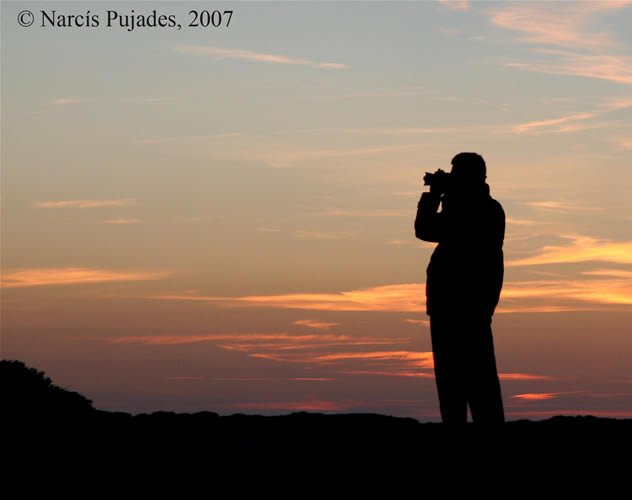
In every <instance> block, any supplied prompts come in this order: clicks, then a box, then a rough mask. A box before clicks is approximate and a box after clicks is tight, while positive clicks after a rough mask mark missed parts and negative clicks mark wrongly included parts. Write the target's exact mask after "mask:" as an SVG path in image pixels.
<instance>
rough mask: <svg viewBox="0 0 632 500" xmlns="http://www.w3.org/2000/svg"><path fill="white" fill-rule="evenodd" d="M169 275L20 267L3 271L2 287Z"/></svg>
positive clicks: (158, 277)
mask: <svg viewBox="0 0 632 500" xmlns="http://www.w3.org/2000/svg"><path fill="white" fill-rule="evenodd" d="M167 275H168V273H165V272H130V271H112V270H108V269H91V268H82V267H62V268H33V269H19V270H13V271H7V272H5V273H3V275H2V279H1V280H0V288H22V287H32V286H48V285H82V284H87V283H105V282H110V281H143V280H157V279H161V278H164V277H165V276H167Z"/></svg>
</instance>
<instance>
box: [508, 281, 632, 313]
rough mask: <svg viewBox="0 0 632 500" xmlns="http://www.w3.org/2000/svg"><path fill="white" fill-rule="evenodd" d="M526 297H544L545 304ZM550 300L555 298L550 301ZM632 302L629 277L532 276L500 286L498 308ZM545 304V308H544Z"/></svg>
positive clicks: (517, 309)
mask: <svg viewBox="0 0 632 500" xmlns="http://www.w3.org/2000/svg"><path fill="white" fill-rule="evenodd" d="M529 299H537V300H546V302H547V303H546V304H530V303H529V302H528V300H529ZM551 302H557V304H555V303H553V304H552V303H551ZM582 302H583V303H592V304H622V305H626V304H632V282H630V280H629V279H603V280H598V279H593V280H557V281H554V280H550V281H546V280H533V281H520V282H512V283H509V284H508V286H506V287H504V288H503V291H502V295H501V303H502V304H503V307H504V308H507V309H506V310H502V309H501V311H499V312H509V311H510V310H512V309H513V311H512V312H521V311H520V309H521V307H525V306H526V308H527V309H526V310H524V312H530V311H529V307H535V308H536V310H537V311H538V312H557V311H572V310H582V309H586V307H585V306H582V305H581V304H580V303H582ZM547 308H548V310H547Z"/></svg>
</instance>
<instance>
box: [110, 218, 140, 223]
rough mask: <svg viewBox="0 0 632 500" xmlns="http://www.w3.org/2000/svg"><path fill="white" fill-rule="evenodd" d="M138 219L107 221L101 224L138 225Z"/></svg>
mask: <svg viewBox="0 0 632 500" xmlns="http://www.w3.org/2000/svg"><path fill="white" fill-rule="evenodd" d="M140 222H141V221H140V219H107V220H104V221H103V222H102V224H139V223H140Z"/></svg>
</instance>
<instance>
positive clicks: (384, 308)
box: [151, 245, 632, 324]
mask: <svg viewBox="0 0 632 500" xmlns="http://www.w3.org/2000/svg"><path fill="white" fill-rule="evenodd" d="M615 249H616V248H615ZM562 250H564V251H567V250H568V249H567V248H566V247H565V248H563V249H557V250H552V249H551V248H550V247H547V249H545V251H543V252H542V253H541V254H539V255H536V256H534V257H529V258H526V259H519V260H514V261H510V262H509V263H508V266H524V265H535V264H547V263H560V262H582V261H584V260H586V261H588V260H598V258H599V257H601V258H602V259H604V260H605V257H607V256H608V255H611V254H608V253H607V251H606V250H603V249H601V250H600V251H599V252H598V251H597V250H596V249H595V251H594V252H593V253H591V251H590V250H591V249H590V247H580V246H579V245H577V248H576V250H575V251H576V252H578V255H573V254H572V252H569V254H568V255H566V254H565V253H564V251H562ZM615 256H616V254H615V253H614V252H613V254H612V259H613V260H614V259H615ZM618 258H619V259H620V260H625V259H624V258H623V257H620V256H619V257H618ZM627 258H630V257H629V256H628V257H627ZM609 272H610V273H611V274H609V275H604V276H605V279H560V280H531V281H508V282H506V283H505V285H504V287H503V291H502V295H501V301H500V305H499V308H498V312H499V313H514V312H525V313H526V312H534V313H535V312H560V311H573V310H585V309H587V307H590V305H589V303H593V304H595V305H598V304H630V303H632V281H630V280H629V279H625V276H621V275H619V276H614V275H612V271H609ZM151 298H154V299H159V300H190V301H200V302H208V303H212V304H213V303H214V304H218V305H222V306H229V307H263V308H268V307H269V308H279V309H303V310H314V311H375V312H408V313H419V312H423V311H424V309H425V290H424V284H423V283H401V284H395V285H382V286H375V287H369V288H362V289H356V290H348V291H344V292H338V293H297V294H280V295H245V296H237V297H222V296H199V295H187V294H183V295H156V296H153V297H151ZM534 301H541V302H540V303H537V302H535V303H534ZM419 321H422V323H421V324H424V323H423V321H424V320H419Z"/></svg>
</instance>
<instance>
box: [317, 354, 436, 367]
mask: <svg viewBox="0 0 632 500" xmlns="http://www.w3.org/2000/svg"><path fill="white" fill-rule="evenodd" d="M350 359H361V360H378V361H384V360H402V361H409V362H410V365H412V366H416V367H418V368H433V367H434V364H433V359H432V352H414V351H376V352H339V353H334V354H324V355H320V356H314V357H313V358H311V360H312V361H313V362H321V363H327V362H330V361H346V360H350Z"/></svg>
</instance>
